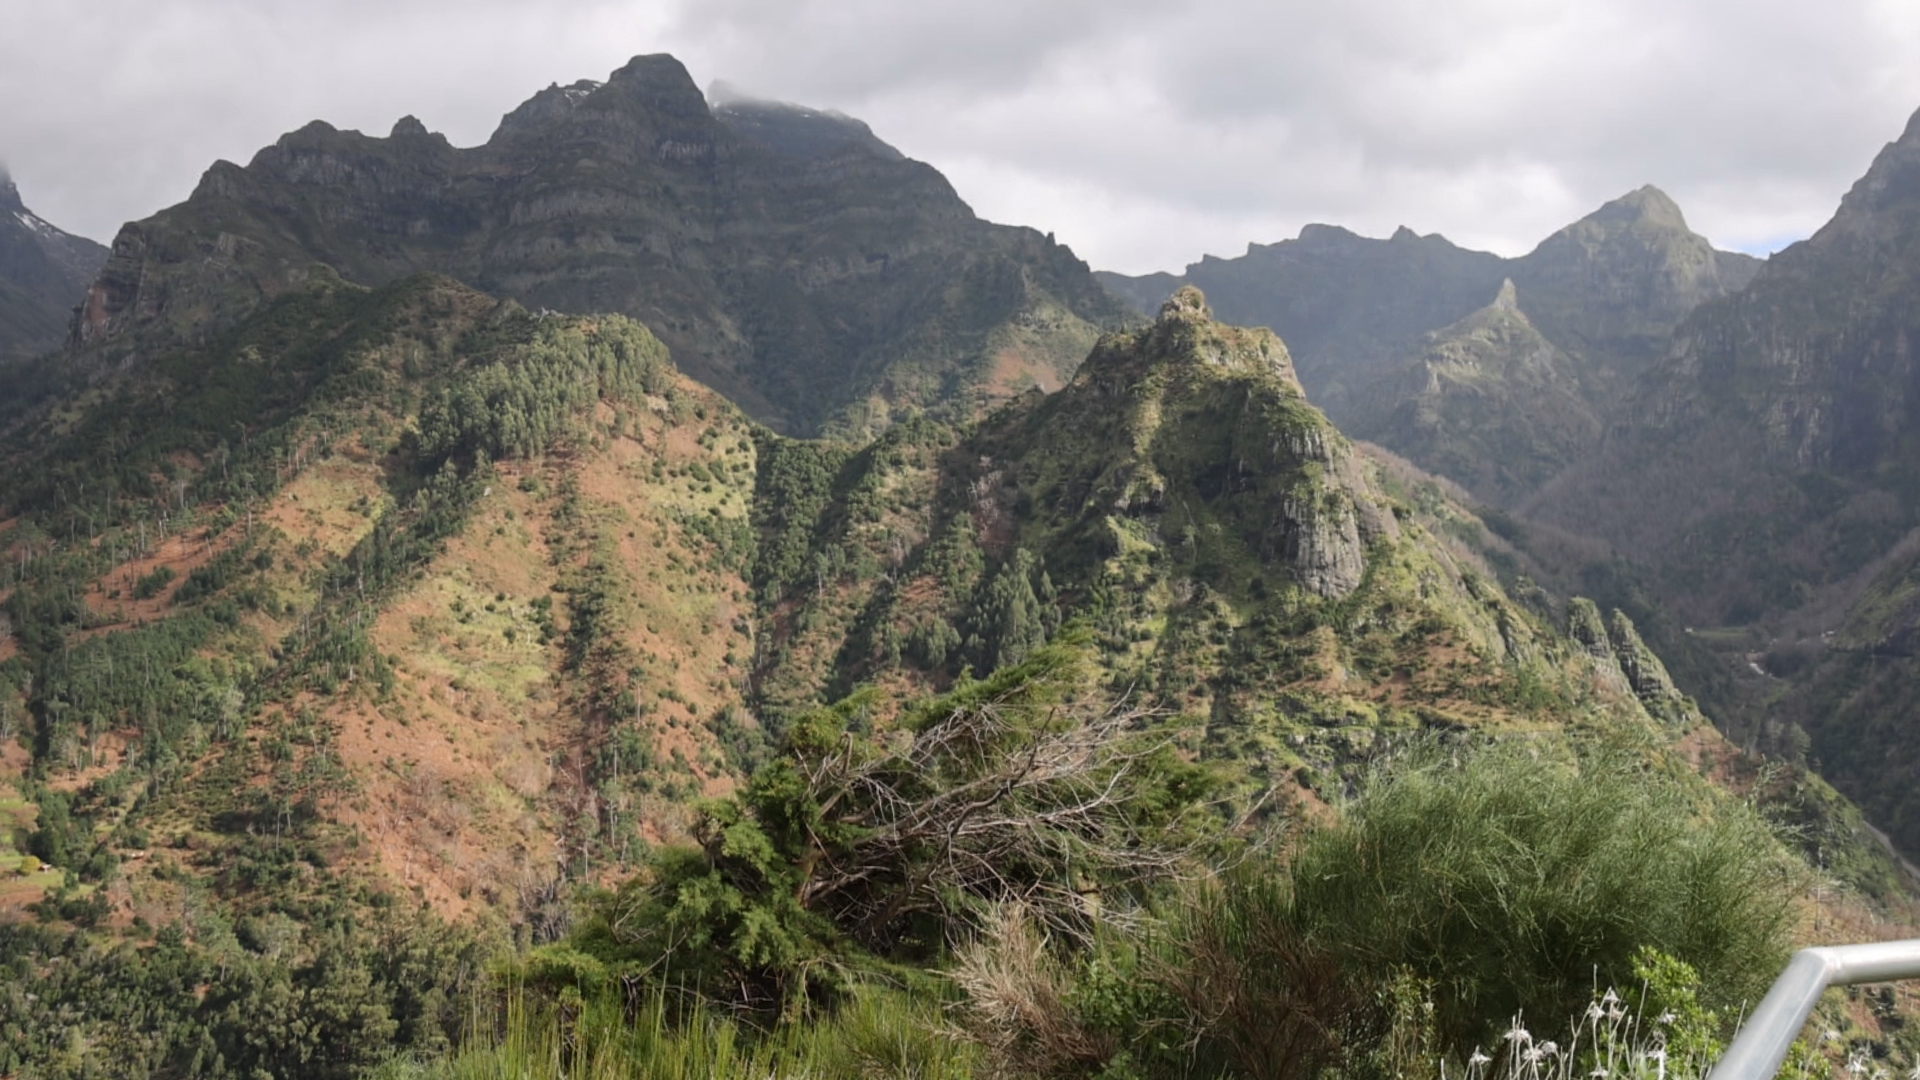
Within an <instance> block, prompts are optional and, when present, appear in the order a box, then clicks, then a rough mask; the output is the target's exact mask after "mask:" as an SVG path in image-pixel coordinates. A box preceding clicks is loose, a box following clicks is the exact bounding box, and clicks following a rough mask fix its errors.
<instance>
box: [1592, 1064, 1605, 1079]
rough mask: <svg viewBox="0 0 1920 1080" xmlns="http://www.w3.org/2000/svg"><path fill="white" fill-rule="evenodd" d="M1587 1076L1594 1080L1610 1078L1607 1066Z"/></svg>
mask: <svg viewBox="0 0 1920 1080" xmlns="http://www.w3.org/2000/svg"><path fill="white" fill-rule="evenodd" d="M1587 1075H1588V1076H1591V1077H1593V1080H1607V1076H1608V1073H1607V1067H1606V1066H1605V1065H1602V1066H1600V1067H1599V1068H1597V1069H1595V1070H1593V1071H1592V1072H1590V1073H1588V1074H1587Z"/></svg>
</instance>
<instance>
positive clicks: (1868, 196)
mask: <svg viewBox="0 0 1920 1080" xmlns="http://www.w3.org/2000/svg"><path fill="white" fill-rule="evenodd" d="M1916 198H1920V112H1915V113H1914V114H1913V116H1912V117H1910V118H1909V119H1908V120H1907V126H1906V130H1904V131H1902V132H1901V133H1900V137H1899V138H1898V139H1895V140H1894V141H1892V142H1890V143H1888V144H1887V145H1886V146H1885V147H1883V148H1882V149H1881V151H1880V153H1879V154H1877V155H1876V156H1875V157H1874V159H1873V164H1872V165H1871V166H1869V167H1868V168H1867V174H1866V175H1865V176H1862V177H1861V178H1860V179H1859V181H1858V182H1856V183H1855V184H1854V185H1853V189H1852V190H1851V191H1848V192H1847V194H1846V197H1845V198H1843V199H1841V200H1840V212H1839V213H1838V214H1836V215H1835V216H1834V223H1835V224H1839V225H1842V226H1843V227H1844V226H1845V225H1846V224H1847V223H1849V222H1852V223H1858V222H1859V221H1861V220H1862V219H1861V215H1863V214H1873V213H1877V212H1879V211H1882V210H1887V209H1890V208H1892V207H1894V206H1896V205H1911V204H1912V203H1913V201H1914V200H1915V199H1916Z"/></svg>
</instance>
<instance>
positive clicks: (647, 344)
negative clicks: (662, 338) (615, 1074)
mask: <svg viewBox="0 0 1920 1080" xmlns="http://www.w3.org/2000/svg"><path fill="white" fill-rule="evenodd" d="M672 385H673V369H672V367H671V366H670V365H669V364H668V363H667V351H666V348H665V347H664V346H662V345H661V344H660V342H659V340H658V339H656V338H655V337H654V336H653V335H652V334H651V333H649V332H648V331H647V328H646V327H644V326H641V325H640V324H639V323H636V322H632V321H630V320H627V319H622V318H619V317H617V316H616V317H607V318H605V319H602V320H601V321H600V322H599V323H598V324H597V325H596V326H595V328H593V329H592V330H587V329H584V328H582V327H581V326H579V325H578V324H576V323H571V322H568V323H562V324H557V325H556V324H549V323H542V324H541V325H540V328H539V330H538V332H537V334H536V336H535V338H534V340H533V341H532V342H530V343H529V344H527V345H525V346H524V347H521V348H518V349H513V350H510V351H509V352H508V353H507V354H506V355H505V356H504V357H503V358H501V359H499V360H496V361H494V362H492V363H489V364H484V365H480V366H476V367H472V368H468V369H467V370H465V371H462V372H460V373H459V374H458V375H456V376H455V377H454V378H453V380H452V381H451V382H450V383H449V384H448V385H446V386H444V387H442V388H441V389H440V390H438V391H436V392H435V393H434V394H433V395H432V396H430V397H429V398H428V399H427V400H426V402H425V403H424V404H423V405H422V407H421V410H420V427H419V435H418V452H419V454H420V457H421V459H422V460H423V461H425V462H427V463H429V464H437V463H439V462H441V461H444V460H446V459H447V458H449V457H453V456H461V457H470V456H472V455H474V454H476V453H485V454H487V455H488V456H490V457H493V458H496V459H507V458H526V457H533V456H535V455H538V454H542V453H545V452H546V451H547V450H548V449H550V448H551V447H552V446H553V445H554V444H555V443H556V442H557V441H559V440H560V439H561V438H562V437H564V436H567V435H570V434H573V433H574V432H575V431H576V430H577V426H578V424H579V420H580V414H581V413H583V412H584V411H586V410H588V409H590V408H591V407H592V406H594V405H595V404H597V403H599V402H601V401H607V402H627V403H638V402H640V400H641V399H642V398H643V397H644V396H645V395H647V394H655V395H664V394H666V393H667V392H668V391H669V390H670V389H671V388H672Z"/></svg>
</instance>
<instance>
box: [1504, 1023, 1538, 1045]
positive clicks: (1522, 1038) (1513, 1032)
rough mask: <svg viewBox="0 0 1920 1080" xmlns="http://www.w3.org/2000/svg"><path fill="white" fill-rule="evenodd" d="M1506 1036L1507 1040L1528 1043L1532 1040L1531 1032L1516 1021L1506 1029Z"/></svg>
mask: <svg viewBox="0 0 1920 1080" xmlns="http://www.w3.org/2000/svg"><path fill="white" fill-rule="evenodd" d="M1506 1038H1507V1041H1508V1042H1517V1043H1530V1042H1532V1041H1533V1034H1532V1033H1531V1032H1529V1031H1528V1030H1527V1029H1526V1028H1523V1027H1521V1026H1520V1025H1519V1024H1517V1023H1516V1024H1514V1025H1513V1026H1512V1027H1510V1028H1508V1029H1507V1035H1506Z"/></svg>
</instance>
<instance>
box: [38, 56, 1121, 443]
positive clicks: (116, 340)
mask: <svg viewBox="0 0 1920 1080" xmlns="http://www.w3.org/2000/svg"><path fill="white" fill-rule="evenodd" d="M319 264H324V265H326V266H329V267H331V268H333V269H335V270H337V271H338V272H339V273H340V274H341V275H342V276H344V277H346V278H347V279H349V280H351V281H355V282H360V283H364V284H381V283H384V282H387V281H392V280H395V279H397V278H399V277H403V276H405V275H408V274H412V273H417V272H421V271H435V272H440V273H445V274H448V275H450V276H453V277H456V278H458V279H460V280H462V281H464V282H466V283H467V284H469V285H472V286H474V287H477V288H480V289H483V290H485V291H487V292H490V293H494V294H496V295H501V296H506V297H511V298H513V299H516V300H519V301H520V302H522V303H524V304H526V305H528V306H529V307H540V308H549V309H553V310H559V311H579V312H591V311H617V312H621V313H624V314H628V315H632V316H635V317H637V318H639V319H641V320H643V321H644V322H646V323H647V324H648V326H649V327H650V328H651V329H653V330H654V331H655V333H656V334H657V335H658V336H659V337H660V338H661V339H662V340H664V341H665V342H666V343H667V344H668V346H669V347H670V348H671V349H672V350H673V354H674V357H675V360H676V362H677V363H678V364H679V365H680V366H681V367H682V368H683V369H684V370H686V371H687V372H688V373H690V374H692V375H694V376H695V377H697V378H700V379H702V380H703V381H705V382H707V383H709V384H710V385H712V386H714V387H716V388H717V389H720V390H721V391H723V392H725V393H727V394H728V395H730V396H732V397H733V398H734V399H735V400H736V401H738V402H740V403H741V404H742V405H743V406H744V407H745V408H746V409H747V410H748V411H749V412H751V413H753V414H754V415H755V416H756V417H758V418H759V419H761V420H763V421H766V422H768V423H770V424H772V425H774V426H776V427H779V428H783V429H786V430H790V431H794V432H796V433H813V432H818V431H822V430H826V429H835V430H847V429H856V430H857V429H861V428H863V427H867V426H873V425H884V424H885V423H886V422H887V417H888V414H889V413H890V411H891V410H893V409H897V408H900V407H905V406H917V407H926V408H936V409H939V408H946V409H952V410H957V411H970V410H972V409H973V408H976V407H977V406H978V405H979V404H980V403H981V402H983V401H995V400H1001V399H1004V398H1006V397H1008V396H1011V395H1012V394H1015V393H1017V392H1019V391H1020V390H1021V389H1023V388H1024V387H1025V386H1026V385H1031V384H1039V385H1045V386H1057V385H1059V383H1060V382H1062V381H1064V379H1065V378H1066V377H1067V376H1068V375H1069V374H1070V373H1071V371H1072V369H1073V367H1074V365H1075V364H1076V363H1077V362H1078V361H1079V359H1080V358H1081V357H1083V356H1084V355H1085V353H1086V350H1087V349H1088V348H1089V347H1091V345H1092V343H1093V341H1094V340H1095V339H1096V338H1097V336H1098V334H1099V332H1100V331H1101V330H1103V329H1108V328H1113V327H1117V326H1120V325H1124V324H1125V323H1127V322H1128V321H1129V318H1130V317H1129V315H1128V313H1127V312H1126V310H1125V309H1124V308H1123V307H1122V306H1121V305H1120V304H1119V303H1118V302H1117V301H1115V300H1114V299H1113V298H1112V297H1111V296H1109V295H1108V294H1107V293H1106V292H1105V291H1104V290H1102V289H1101V288H1100V287H1099V285H1098V284H1097V283H1096V282H1094V280H1093V278H1092V276H1091V274H1090V272H1089V271H1088V269H1087V267H1086V266H1085V264H1083V263H1082V262H1080V261H1079V260H1078V259H1076V258H1075V257H1074V256H1073V253H1072V252H1071V251H1069V250H1067V249H1066V248H1063V247H1061V246H1059V245H1057V244H1055V243H1053V242H1052V241H1051V240H1050V239H1048V238H1047V237H1044V236H1042V235H1041V234H1039V233H1037V232H1034V231H1033V230H1030V229H1019V228H1010V227H1006V226H1000V225H993V224H990V223H988V222H984V221H981V220H979V219H978V218H976V217H975V216H974V215H973V213H972V211H971V210H969V209H968V207H967V206H966V204H965V203H963V202H962V201H961V200H960V199H959V197H958V196H957V195H956V194H955V193H954V191H953V189H952V187H951V186H950V185H948V183H947V182H946V180H945V179H944V178H943V177H941V176H940V174H939V173H937V172H935V171H934V170H933V169H932V168H930V167H928V166H927V165H925V164H922V163H920V162H916V161H911V160H909V159H907V158H905V157H904V156H902V155H901V154H900V153H899V152H898V151H897V150H895V149H893V148H892V147H890V146H888V145H887V144H885V143H884V142H882V141H880V140H879V139H878V138H875V137H874V136H873V133H872V132H871V131H870V130H868V129H867V127H866V125H864V124H861V123H860V122H859V121H856V120H852V119H849V118H846V117H841V116H836V115H833V114H828V113H823V112H819V111H816V110H810V109H803V108H799V107H797V106H786V105H777V104H770V103H762V102H741V101H735V102H729V103H726V104H723V105H722V106H721V107H719V108H717V109H716V108H710V107H709V105H708V103H707V101H706V99H705V98H704V97H703V96H702V95H701V93H700V91H699V90H698V89H697V88H696V87H695V86H694V84H693V81H692V80H691V79H690V78H689V77H688V75H687V73H686V70H685V68H683V67H682V66H681V65H680V63H679V62H678V61H676V60H674V59H673V58H672V57H669V56H647V57H637V58H635V59H634V60H633V61H632V62H631V63H629V64H627V65H626V66H625V67H623V68H621V69H620V70H619V71H616V72H614V73H613V74H612V75H611V76H610V77H609V78H608V79H607V81H606V82H604V83H597V82H590V81H583V82H578V83H574V84H573V85H571V86H565V87H562V86H557V85H556V86H552V87H549V88H548V89H546V90H543V91H541V92H539V93H538V94H535V95H534V96H533V97H532V98H530V99H529V100H528V101H527V102H526V103H524V104H523V105H521V106H520V107H519V108H517V109H515V110H514V111H513V112H511V113H509V114H508V115H507V116H506V117H505V118H504V119H503V120H502V121H501V124H500V127H499V129H498V130H497V131H495V133H494V135H493V137H492V138H491V139H490V140H489V141H488V142H487V143H486V145H484V146H480V147H475V148H472V149H459V148H455V147H452V146H451V145H449V144H448V143H447V141H446V140H445V139H444V138H443V137H441V136H438V135H434V134H431V133H429V132H427V131H426V130H425V128H424V127H422V126H421V125H420V124H419V123H418V121H415V120H412V118H407V119H403V120H402V121H401V122H400V123H398V124H396V125H395V127H394V130H393V132H392V134H391V135H390V136H389V137H387V138H384V139H382V138H375V137H370V136H366V135H362V134H360V133H358V132H352V131H337V130H335V129H334V128H332V127H330V126H328V125H326V124H323V123H314V124H310V125H308V126H307V127H305V128H302V129H300V130H299V131H296V132H293V133H291V134H288V135H286V136H283V137H282V138H281V139H280V140H279V141H278V142H276V143H275V144H274V145H273V146H270V147H267V148H265V149H263V150H261V151H260V152H259V153H258V154H257V155H255V157H254V159H253V161H252V162H250V163H249V164H248V165H246V166H245V167H244V168H243V167H240V166H236V165H232V164H229V163H225V162H221V163H217V164H215V165H214V166H213V167H212V168H211V169H209V170H208V172H207V174H206V176H205V178H204V179H203V180H202V182H201V184H200V186H199V188H198V189H197V190H196V191H195V192H194V194H193V196H192V197H191V198H190V199H188V201H187V202H186V203H183V204H181V205H180V206H176V207H173V208H171V209H169V210H166V211H163V212H161V213H160V214H157V215H155V216H154V217H152V218H150V219H147V220H146V221H142V222H137V223H134V224H132V225H129V226H127V228H126V229H124V230H123V231H122V233H121V235H120V236H119V238H117V239H116V241H115V243H114V249H113V257H112V259H111V261H110V262H109V264H108V266H107V267H106V269H105V270H104V271H103V272H102V273H101V274H100V276H99V278H98V280H97V281H95V282H94V284H93V286H92V289H91V290H90V291H89V292H88V294H87V299H86V305H85V308H84V310H83V311H82V312H81V313H80V317H79V318H78V319H76V320H75V323H74V327H73V340H74V343H75V344H76V345H78V346H80V347H83V348H90V349H99V348H114V347H119V344H120V343H124V342H126V341H129V340H131V338H132V337H137V336H140V335H155V334H163V335H172V336H186V337H194V336H198V335H201V334H204V333H206V332H207V331H208V330H209V329H213V328H218V327H220V326H223V325H226V324H228V323H231V322H232V321H233V320H234V319H235V318H236V317H237V316H238V315H239V314H240V313H243V312H245V311H247V310H251V308H252V307H254V306H256V305H257V304H258V303H260V302H261V300H263V299H265V298H267V297H271V296H274V295H277V294H279V293H281V292H284V291H285V290H287V289H288V288H290V287H291V286H292V285H293V284H294V283H296V282H297V281H298V280H299V279H300V277H301V275H302V274H304V273H307V272H309V271H310V269H311V268H312V267H313V266H315V265H319Z"/></svg>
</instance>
